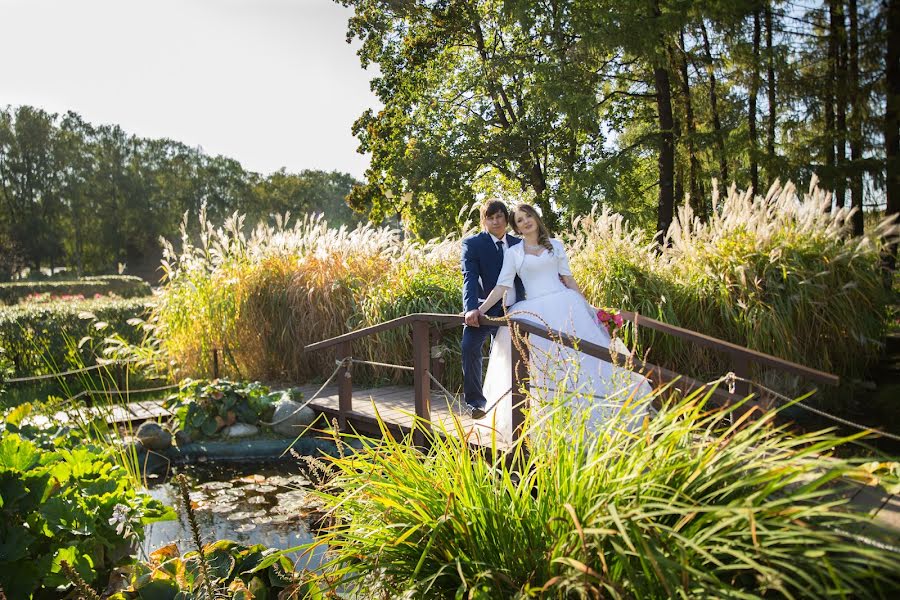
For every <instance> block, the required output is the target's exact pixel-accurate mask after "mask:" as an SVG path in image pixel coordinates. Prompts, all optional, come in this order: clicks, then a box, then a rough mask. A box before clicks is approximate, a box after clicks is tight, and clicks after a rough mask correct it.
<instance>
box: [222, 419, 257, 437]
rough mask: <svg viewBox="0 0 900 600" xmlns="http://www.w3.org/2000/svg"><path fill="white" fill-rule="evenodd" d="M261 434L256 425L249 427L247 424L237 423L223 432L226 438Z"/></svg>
mask: <svg viewBox="0 0 900 600" xmlns="http://www.w3.org/2000/svg"><path fill="white" fill-rule="evenodd" d="M257 433H259V428H258V427H256V426H255V425H247V424H246V423H235V424H234V425H232V426H231V427H227V428H226V429H225V430H224V431H222V435H224V436H225V437H233V438H234V437H247V436H251V435H256V434H257Z"/></svg>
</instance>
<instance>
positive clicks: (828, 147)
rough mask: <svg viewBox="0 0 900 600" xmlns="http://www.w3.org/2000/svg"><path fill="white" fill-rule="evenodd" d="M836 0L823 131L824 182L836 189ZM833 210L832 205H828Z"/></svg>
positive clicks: (830, 27)
mask: <svg viewBox="0 0 900 600" xmlns="http://www.w3.org/2000/svg"><path fill="white" fill-rule="evenodd" d="M834 2H835V0H829V5H830V6H829V12H828V32H829V34H828V77H827V79H826V81H825V98H824V100H825V131H824V132H823V142H824V148H823V150H824V152H825V173H823V175H824V177H823V183H824V184H825V186H826V187H828V188H830V189H831V190H834V187H835V181H836V180H837V177H836V173H835V165H834V158H835V152H834V140H835V134H834V102H835V97H834V88H835V86H836V85H837V61H838V49H837V48H838V47H837V32H836V31H835V23H834V12H833V10H832V8H833V5H834ZM827 210H828V211H831V205H829V206H828V207H827Z"/></svg>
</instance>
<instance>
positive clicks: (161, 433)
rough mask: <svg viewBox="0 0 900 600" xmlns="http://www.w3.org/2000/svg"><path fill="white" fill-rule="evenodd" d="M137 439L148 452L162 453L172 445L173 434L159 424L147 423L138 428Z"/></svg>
mask: <svg viewBox="0 0 900 600" xmlns="http://www.w3.org/2000/svg"><path fill="white" fill-rule="evenodd" d="M134 435H135V437H136V438H137V439H138V440H140V442H141V445H143V446H144V448H146V449H147V450H153V451H154V452H162V451H164V450H168V449H169V447H170V446H171V445H172V434H171V433H169V432H168V431H166V429H165V428H164V427H163V426H162V425H160V424H159V423H151V422H150V421H145V422H144V423H142V424H141V426H140V427H138V430H137V432H136V433H135V434H134Z"/></svg>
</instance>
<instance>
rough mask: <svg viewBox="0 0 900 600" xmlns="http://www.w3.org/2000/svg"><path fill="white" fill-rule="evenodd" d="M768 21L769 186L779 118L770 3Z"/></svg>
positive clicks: (766, 11) (767, 137)
mask: <svg viewBox="0 0 900 600" xmlns="http://www.w3.org/2000/svg"><path fill="white" fill-rule="evenodd" d="M765 19H766V87H767V88H768V98H769V131H768V135H767V136H766V165H767V167H766V176H767V179H768V185H767V186H766V187H768V186H770V185H772V182H773V181H774V180H775V178H774V177H772V172H773V171H774V170H775V125H776V124H777V117H776V112H775V102H776V100H775V49H774V48H773V47H772V6H771V4H770V3H769V2H767V3H766V8H765Z"/></svg>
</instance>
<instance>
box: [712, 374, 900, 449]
mask: <svg viewBox="0 0 900 600" xmlns="http://www.w3.org/2000/svg"><path fill="white" fill-rule="evenodd" d="M724 380H725V381H726V382H727V383H728V388H729V391H731V390H733V389H734V383H733V382H735V381H743V382H745V383H749V384H750V385H752V386H754V387H757V388H759V389H761V390H764V391H765V392H767V393H768V394H771V395H772V396H773V397H774V398H775V399H776V400H778V401H779V402H782V403H784V404H793V405H795V406H799V407H800V408H802V409H803V410H808V411H809V412H811V413H814V414H817V415H819V416H820V417H825V418H826V419H831V420H832V421H835V422H836V423H840V424H841V425H846V426H847V427H852V428H855V429H859V430H860V431H871V432H874V433H877V434H878V435H882V436H884V437H886V438H888V439H891V440H894V441H895V442H900V435H895V434H893V433H888V432H887V431H884V430H881V429H878V428H876V427H869V426H868V425H862V424H861V423H855V422H853V421H848V420H847V419H844V418H842V417H838V416H836V415H832V414H831V413H827V412H825V411H824V410H821V409H818V408H814V407H812V406H807V405H806V404H803V403H802V402H799V401H797V400H794V399H792V398H788V397H787V396H785V395H784V394H780V393H778V392H776V391H775V390H773V389H771V388H767V387H766V386H764V385H761V384H759V383H756V382H755V381H750V380H749V379H744V378H743V377H740V376H738V375H735V374H734V373H732V372H729V373H727V374H726V375H725V377H724ZM731 393H734V392H733V391H732V392H731Z"/></svg>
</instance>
